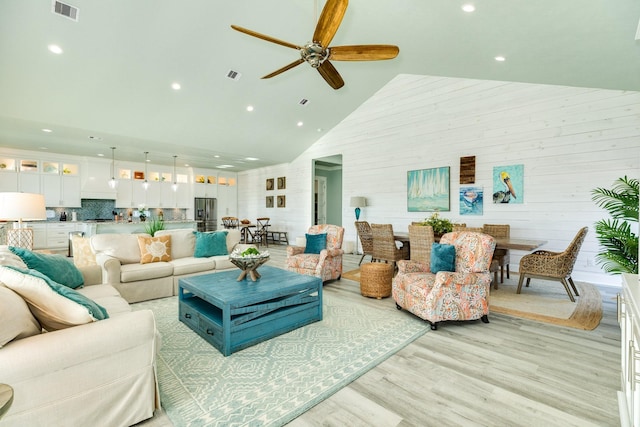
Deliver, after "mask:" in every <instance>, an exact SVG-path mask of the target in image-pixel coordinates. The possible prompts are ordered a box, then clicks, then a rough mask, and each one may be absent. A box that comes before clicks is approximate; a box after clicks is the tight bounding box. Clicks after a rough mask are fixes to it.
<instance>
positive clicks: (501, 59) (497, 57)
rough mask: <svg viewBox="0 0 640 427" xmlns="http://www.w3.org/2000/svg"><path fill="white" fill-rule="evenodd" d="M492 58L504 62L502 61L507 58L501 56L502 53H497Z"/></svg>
mask: <svg viewBox="0 0 640 427" xmlns="http://www.w3.org/2000/svg"><path fill="white" fill-rule="evenodd" d="M493 59H495V60H496V61H498V62H504V61H506V60H507V58H505V57H504V56H502V55H498V56H496V57H495V58H493Z"/></svg>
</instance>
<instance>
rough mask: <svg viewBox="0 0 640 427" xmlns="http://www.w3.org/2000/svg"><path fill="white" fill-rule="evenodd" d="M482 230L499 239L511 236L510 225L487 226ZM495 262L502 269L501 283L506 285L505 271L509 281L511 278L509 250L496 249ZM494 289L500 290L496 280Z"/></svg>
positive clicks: (494, 252)
mask: <svg viewBox="0 0 640 427" xmlns="http://www.w3.org/2000/svg"><path fill="white" fill-rule="evenodd" d="M482 229H483V230H484V233H485V234H488V235H489V236H493V237H495V238H496V239H497V240H499V239H508V238H509V236H510V234H511V227H510V226H509V224H485V225H484V226H483V227H482ZM493 260H494V261H497V263H498V266H499V267H500V283H504V270H505V267H506V270H507V279H508V278H509V262H510V261H511V260H510V257H509V249H496V250H495V251H493ZM494 282H495V283H494V287H495V289H498V282H497V281H495V280H494Z"/></svg>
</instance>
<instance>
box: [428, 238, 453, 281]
mask: <svg viewBox="0 0 640 427" xmlns="http://www.w3.org/2000/svg"><path fill="white" fill-rule="evenodd" d="M439 271H456V247H455V246H453V245H446V244H442V243H434V244H433V245H431V272H432V273H433V274H436V273H437V272H439Z"/></svg>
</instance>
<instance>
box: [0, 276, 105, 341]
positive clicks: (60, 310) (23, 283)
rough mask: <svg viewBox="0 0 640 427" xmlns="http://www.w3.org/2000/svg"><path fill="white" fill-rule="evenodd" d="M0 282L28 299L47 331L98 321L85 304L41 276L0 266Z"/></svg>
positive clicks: (32, 309)
mask: <svg viewBox="0 0 640 427" xmlns="http://www.w3.org/2000/svg"><path fill="white" fill-rule="evenodd" d="M0 282H2V283H4V284H5V286H6V287H7V288H9V289H11V290H13V291H14V292H16V293H17V294H18V295H20V296H21V297H22V298H23V299H24V300H25V301H26V302H27V304H28V305H29V308H30V309H31V312H32V313H33V315H34V316H35V317H36V319H38V321H39V322H40V324H41V325H42V327H43V328H44V329H46V330H47V331H55V330H58V329H64V328H68V327H70V326H76V325H83V324H85V323H90V322H93V321H95V320H96V319H95V318H94V317H93V316H91V315H90V314H89V311H88V310H87V308H86V307H83V306H82V305H80V304H78V303H76V302H74V301H72V300H70V299H69V298H66V297H63V296H62V295H60V294H58V293H57V292H55V291H54V290H53V289H51V287H49V285H48V284H47V283H46V282H45V281H44V280H43V279H41V278H38V277H35V276H32V275H29V274H23V273H21V272H19V271H16V270H13V269H11V268H8V267H4V266H0ZM69 291H73V289H69Z"/></svg>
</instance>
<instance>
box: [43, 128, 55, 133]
mask: <svg viewBox="0 0 640 427" xmlns="http://www.w3.org/2000/svg"><path fill="white" fill-rule="evenodd" d="M42 132H46V133H51V132H53V131H52V130H51V129H42Z"/></svg>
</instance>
